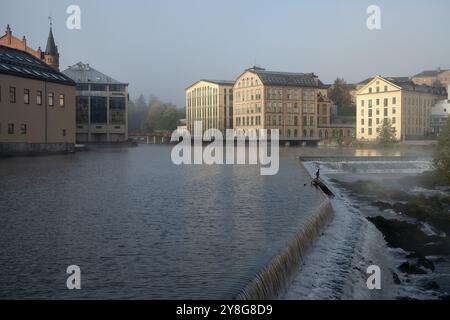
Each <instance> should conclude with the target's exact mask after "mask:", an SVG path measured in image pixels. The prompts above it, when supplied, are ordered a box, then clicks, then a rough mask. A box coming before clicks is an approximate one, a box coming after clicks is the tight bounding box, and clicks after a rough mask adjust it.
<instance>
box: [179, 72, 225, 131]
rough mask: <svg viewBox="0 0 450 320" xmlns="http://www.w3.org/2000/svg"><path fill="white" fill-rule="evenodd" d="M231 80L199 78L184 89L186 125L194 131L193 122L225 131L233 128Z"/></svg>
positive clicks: (205, 128) (204, 127) (204, 128)
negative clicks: (199, 122)
mask: <svg viewBox="0 0 450 320" xmlns="http://www.w3.org/2000/svg"><path fill="white" fill-rule="evenodd" d="M233 83H234V82H233V81H225V80H220V81H217V80H200V81H197V82H195V83H194V84H193V85H191V86H190V87H188V88H187V89H186V125H187V129H188V130H189V131H190V132H191V134H193V133H194V122H195V121H201V122H202V125H203V127H202V128H203V133H204V132H205V131H206V130H208V129H218V130H220V131H222V132H223V133H224V132H225V130H226V129H232V128H233Z"/></svg>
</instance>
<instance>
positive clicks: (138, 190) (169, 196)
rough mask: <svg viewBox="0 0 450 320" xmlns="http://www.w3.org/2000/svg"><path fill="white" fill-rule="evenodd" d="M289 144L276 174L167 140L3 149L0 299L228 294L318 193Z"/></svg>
mask: <svg viewBox="0 0 450 320" xmlns="http://www.w3.org/2000/svg"><path fill="white" fill-rule="evenodd" d="M298 150H299V149H294V148H292V149H289V148H287V149H284V148H282V149H281V150H280V171H279V173H278V174H277V175H275V176H261V175H260V168H259V166H256V165H252V166H249V165H222V166H207V165H195V166H194V165H192V166H175V165H173V164H172V162H171V160H170V151H171V147H170V146H139V147H134V148H103V149H96V150H92V151H89V152H83V153H77V154H73V155H58V156H42V157H31V158H8V159H0V220H1V223H0V298H1V299H5V298H14V299H17V298H18V299H21V298H33V299H48V298H55V299H59V298H69V299H72V298H74V299H80V298H82V299H84V298H104V299H122V298H128V299H151V298H156V299H159V298H175V299H177V298H188V299H197V298H201V299H222V298H225V299H231V298H234V297H236V296H237V294H238V293H239V292H240V291H241V290H242V289H243V288H244V287H245V286H246V285H247V284H248V283H249V282H250V281H251V280H252V279H253V278H254V277H255V275H256V274H257V273H258V272H259V271H260V270H261V268H262V267H263V266H264V265H266V264H267V263H268V262H269V261H270V260H271V258H272V257H274V256H275V255H276V254H277V253H278V252H279V251H280V250H281V249H283V248H284V247H285V246H286V244H287V243H288V242H289V241H291V240H292V238H293V236H294V235H295V233H297V232H298V231H299V230H301V228H302V227H303V226H304V225H305V224H306V223H307V222H308V221H309V219H311V217H312V215H313V213H314V212H315V210H316V209H317V208H318V207H319V205H320V204H321V203H322V201H323V197H322V196H321V194H320V193H319V192H318V191H317V190H315V189H313V188H311V187H309V181H310V179H309V176H308V175H307V173H306V171H305V170H304V169H303V167H302V166H301V164H300V162H299V161H298V159H297V158H296V156H297V155H298ZM304 183H307V184H308V186H307V187H304V186H303V184H304ZM69 265H78V266H80V268H81V279H82V282H81V285H82V289H81V290H68V289H67V288H66V279H67V277H68V275H67V274H66V268H67V267H68V266H69Z"/></svg>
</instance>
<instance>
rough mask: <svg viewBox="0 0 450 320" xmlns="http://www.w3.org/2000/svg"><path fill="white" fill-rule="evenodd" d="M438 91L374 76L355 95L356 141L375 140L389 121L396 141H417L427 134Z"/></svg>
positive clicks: (439, 93) (407, 79)
mask: <svg viewBox="0 0 450 320" xmlns="http://www.w3.org/2000/svg"><path fill="white" fill-rule="evenodd" d="M442 93H443V91H442V90H441V89H437V88H433V87H429V86H425V85H416V84H414V83H413V82H412V81H411V80H410V79H409V78H406V77H396V78H387V77H386V78H383V77H381V76H376V77H374V78H373V79H372V80H370V81H369V82H367V83H366V84H365V85H364V86H362V87H361V88H360V89H359V90H358V92H357V94H356V108H357V114H356V137H357V139H359V140H375V139H377V137H378V132H379V130H380V127H381V125H382V124H383V122H384V121H385V120H389V122H390V123H391V125H392V128H393V130H394V133H395V138H396V139H397V140H405V139H417V138H422V137H424V136H426V135H428V134H429V133H430V132H431V107H432V106H433V105H434V104H435V102H436V101H437V100H439V99H441V97H442V96H441V95H442Z"/></svg>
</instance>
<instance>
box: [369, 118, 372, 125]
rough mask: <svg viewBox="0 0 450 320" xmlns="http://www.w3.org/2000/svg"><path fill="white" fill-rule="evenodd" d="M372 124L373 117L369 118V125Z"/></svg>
mask: <svg viewBox="0 0 450 320" xmlns="http://www.w3.org/2000/svg"><path fill="white" fill-rule="evenodd" d="M371 126H372V119H369V127H371Z"/></svg>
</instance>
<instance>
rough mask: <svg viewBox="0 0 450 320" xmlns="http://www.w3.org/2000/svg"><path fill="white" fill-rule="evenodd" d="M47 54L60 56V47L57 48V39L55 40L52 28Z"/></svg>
mask: <svg viewBox="0 0 450 320" xmlns="http://www.w3.org/2000/svg"><path fill="white" fill-rule="evenodd" d="M45 54H52V55H57V54H58V47H57V46H56V44H55V39H54V38H53V32H52V27H50V32H49V34H48V39H47V47H46V49H45Z"/></svg>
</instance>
